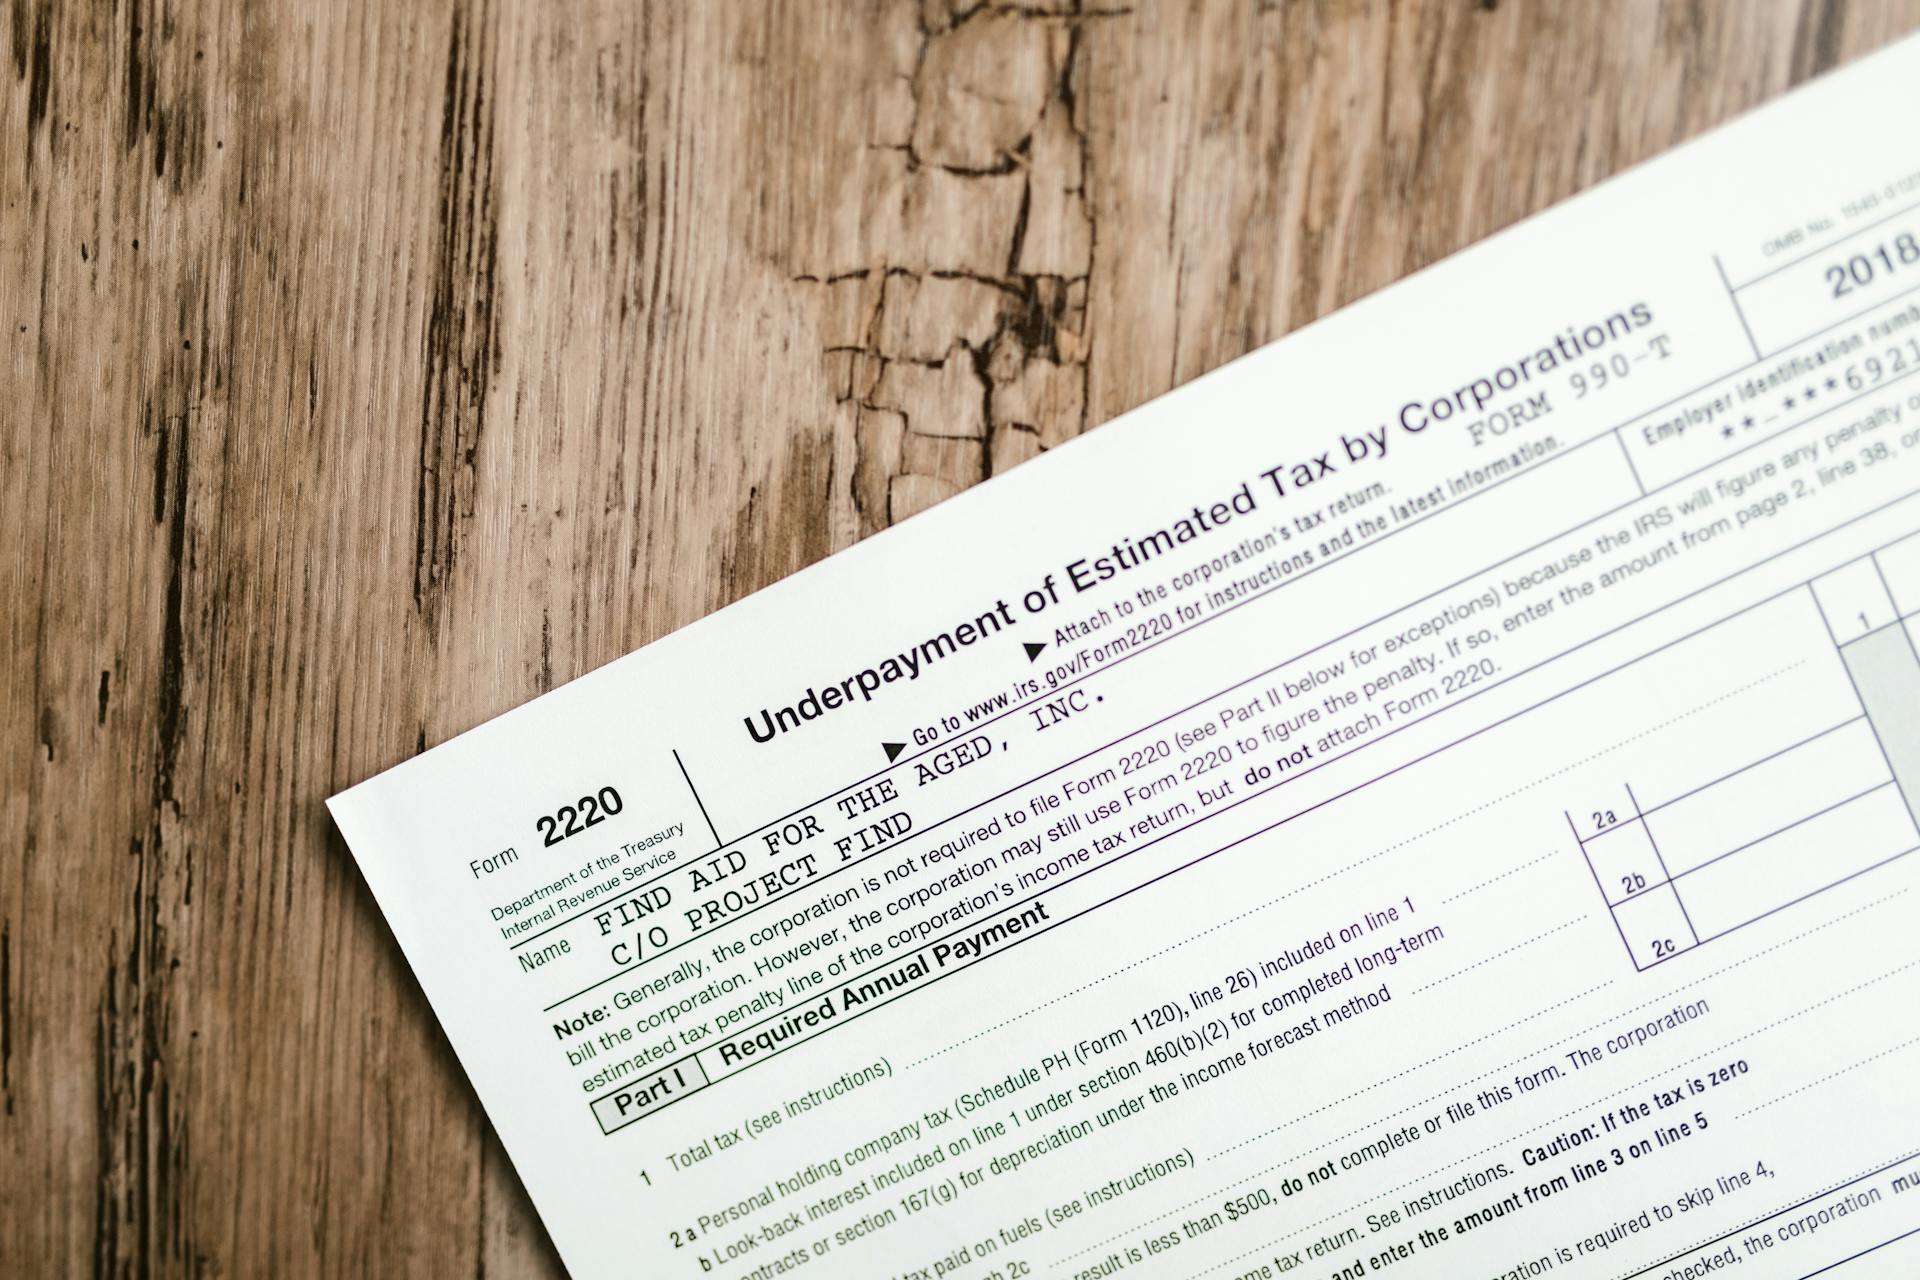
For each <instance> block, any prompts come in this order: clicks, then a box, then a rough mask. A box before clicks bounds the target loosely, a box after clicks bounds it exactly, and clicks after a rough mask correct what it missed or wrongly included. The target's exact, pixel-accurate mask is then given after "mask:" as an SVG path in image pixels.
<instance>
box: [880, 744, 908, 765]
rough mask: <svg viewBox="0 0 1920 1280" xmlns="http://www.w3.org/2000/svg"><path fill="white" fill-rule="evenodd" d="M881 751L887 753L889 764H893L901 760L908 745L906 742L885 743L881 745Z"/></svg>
mask: <svg viewBox="0 0 1920 1280" xmlns="http://www.w3.org/2000/svg"><path fill="white" fill-rule="evenodd" d="M880 749H881V750H882V751H884V752H886V753H887V763H888V764H892V763H893V762H894V761H895V760H898V759H899V758H900V753H901V752H902V751H905V750H906V749H907V744H906V743H904V742H883V743H881V744H880Z"/></svg>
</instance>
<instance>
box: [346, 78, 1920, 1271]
mask: <svg viewBox="0 0 1920 1280" xmlns="http://www.w3.org/2000/svg"><path fill="white" fill-rule="evenodd" d="M1917 115H1920V43H1916V42H1913V41H1909V42H1907V43H1905V44H1902V45H1899V46H1896V47H1894V48H1892V49H1890V50H1888V51H1886V52H1884V53H1882V54H1879V55H1877V56H1875V57H1872V58H1869V59H1867V60H1866V61H1864V62H1861V63H1858V64H1856V65H1854V66H1852V67H1850V68H1848V69H1846V70H1845V71H1843V72H1841V73H1838V74H1836V75H1833V76H1830V77H1828V78H1826V79H1823V80H1821V81H1819V82H1818V83H1816V84H1814V85H1812V86H1810V87H1808V88H1806V89H1804V90H1801V91H1799V92H1797V93H1795V94H1793V95H1791V96H1790V97H1788V98H1786V99H1784V100H1782V101H1780V102H1778V103H1776V104H1774V105H1772V106H1769V107H1767V108H1764V109H1762V110H1760V111H1758V112H1755V113H1754V114H1752V115H1750V116H1748V117H1746V118H1744V119H1742V120H1740V121H1739V122H1737V123H1735V124H1733V125H1731V126H1729V127H1727V128H1724V129H1721V130H1720V131H1718V132H1716V133H1713V134H1711V135H1709V136H1707V137H1705V138H1703V139H1702V140H1700V141H1698V142H1696V143H1693V144H1690V145H1688V146H1686V147H1683V148H1681V149H1680V150H1678V151H1676V152H1674V153H1672V154H1670V155H1668V156H1666V157H1664V158H1662V159H1659V160H1657V161H1655V162H1653V163H1650V164H1647V165H1645V166H1642V167H1641V168H1639V169H1637V170H1635V171H1633V172H1631V173H1629V174H1627V175H1626V176H1624V177H1622V178H1620V179H1617V180H1615V181H1612V182H1609V183H1606V184H1605V185H1603V186H1601V187H1600V188H1598V189H1596V190H1594V191H1592V192H1590V193H1588V194H1586V195H1584V196H1582V197H1580V198H1578V199H1576V200H1574V201H1571V202H1570V203H1568V204H1566V205H1565V206H1563V207H1561V208H1559V209H1556V210H1555V211H1553V212H1551V213H1549V214H1546V215H1545V216H1542V217H1540V218H1537V219H1534V220H1531V221H1529V222H1526V223H1524V224H1522V225H1520V226H1518V227H1516V228H1514V229H1512V230H1510V231H1508V232H1505V233H1503V234H1501V235H1499V236H1497V237H1495V238H1494V239H1492V240H1490V241H1488V242H1486V243H1484V244H1482V245H1479V246H1478V247H1476V248H1474V249H1472V250H1470V251H1468V252H1466V253H1463V254H1460V255H1459V256H1457V257H1455V258H1452V259H1450V260H1448V261H1446V262H1444V263H1442V264H1440V265H1439V266H1437V267H1435V268H1432V269H1430V270H1428V271H1424V272H1422V273H1420V274H1419V275H1417V276H1415V277H1413V278H1411V279H1409V280H1407V281H1405V282H1403V283H1401V284H1399V285H1397V286H1395V287H1393V288H1391V289H1389V290H1387V291H1385V292H1383V293H1381V294H1379V295H1377V296H1375V297H1373V298H1370V299H1368V300H1366V301H1364V302H1362V303H1360V304H1358V305H1356V306H1354V307H1351V308H1349V309H1347V310H1345V311H1343V312H1341V313H1339V314H1337V315H1335V316H1333V317H1332V318H1330V319H1328V320H1326V321H1323V322H1321V323H1318V324H1315V325H1313V326H1311V327H1310V328H1308V329H1306V330H1304V331H1302V332H1300V333H1298V334H1295V335H1293V336H1291V337H1289V338H1287V339H1286V340H1284V341H1282V342H1279V343H1277V344H1275V345H1273V346H1271V347H1268V348H1266V349H1264V350H1262V351H1259V352H1256V353H1254V354H1253V355H1251V356H1248V357H1247V358H1245V359H1243V360H1240V361H1238V362H1236V363H1234V364H1232V365H1230V366H1228V367H1226V368H1224V369H1222V370H1220V371H1218V372H1217V373H1214V374H1212V375H1210V376H1208V377H1205V378H1202V379H1200V380H1199V381H1197V382H1195V383H1193V384H1191V385H1189V386H1187V387H1184V388H1182V389H1181V390H1179V391H1177V392H1175V393H1173V394H1171V395H1169V396H1166V397H1165V398H1163V399H1161V400H1159V401H1156V402H1154V403H1152V404H1149V405H1147V406H1145V407H1144V408H1142V409H1139V410H1137V411H1135V412H1133V413H1130V414H1128V415H1126V416H1125V417H1124V418H1122V419H1120V420H1118V421H1116V422H1114V423H1112V424H1110V425H1108V426H1105V427H1103V428H1101V429H1100V430H1099V431H1097V432H1095V433H1093V434H1091V435H1090V436H1088V437H1087V438H1085V439H1083V440H1080V441H1076V442H1075V443H1073V444H1072V445H1070V446H1068V447H1065V448H1062V449H1058V450H1055V451H1053V452H1051V453H1049V454H1047V455H1045V456H1043V457H1042V458H1040V459H1038V460H1037V461H1035V462H1033V463H1031V464H1029V465H1027V466H1024V467H1021V468H1019V469H1018V470H1016V471H1014V472H1013V473H1011V474H1009V475H1006V476H1004V477H1001V478H998V479H995V480H993V481H991V482H989V483H987V484H984V485H982V486H980V487H979V488H977V489H975V490H973V491H970V492H968V493H965V494H963V495H961V496H960V497H958V498H955V499H954V500H952V501H950V502H947V503H945V504H944V505H942V506H940V507H939V508H937V509H936V510H934V511H932V512H930V513H928V514H926V515H924V516H921V517H918V518H916V519H914V520H911V521H909V522H907V523H906V524H905V525H903V526H902V527H900V528H897V529H894V530H890V531H888V532H886V533H884V534H881V535H880V536H878V537H875V538H873V539H871V540H869V541H867V542H865V543H863V544H861V545H859V546H857V547H854V548H853V549H851V550H849V551H846V552H843V553H841V554H839V555H837V556H834V557H832V558H831V559H829V560H827V561H825V562H823V563H821V564H819V565H817V566H815V567H813V568H811V569H808V570H807V571H805V572H803V573H800V574H797V575H795V576H794V577H792V578H790V579H788V580H787V581H785V582H782V583H780V584H778V585H776V586H774V587H772V588H770V589H768V590H766V591H763V592H761V593H759V594H757V595H755V596H752V597H750V598H749V599H746V600H743V601H741V602H740V603H738V604H736V605H733V606H732V607H730V608H727V609H724V610H722V611H721V612H719V613H717V614H715V615H714V616H712V617H711V618H708V619H706V620H704V621H702V622H700V623H698V624H695V625H693V626H690V627H688V628H686V629H685V630H683V631H680V632H678V633H676V634H673V635H671V636H668V637H667V638H665V639H663V640H661V641H659V642H658V643H656V644H654V645H651V646H649V647H648V648H646V649H643V650H641V651H639V652H636V653H634V654H631V655H630V656H628V657H626V658H623V659H621V660H619V661H617V662H615V663H612V664H611V665H609V666H606V667H604V668H602V669H600V670H598V671H595V672H593V673H592V674H590V675H588V676H586V677H584V678H582V679H579V680H577V681H575V682H574V683H572V684H569V685H567V686H565V687H564V688H561V689H558V690H556V691H554V692H552V693H549V694H547V695H546V696H545V697H542V698H540V699H539V700H537V701H535V702H532V703H530V704H528V705H526V706H524V707H521V708H520V709H518V710H517V711H514V712H512V713H510V714H508V715H505V716H502V717H501V718H499V719H497V720H495V721H493V722H491V723H489V724H486V725H483V726H481V727H479V728H477V729H475V730H473V731H472V732H470V733H467V734H465V735H464V736H461V737H459V738H456V739H454V740H453V741H450V742H448V743H446V744H444V745H441V746H439V747H437V748H435V749H434V750H432V751H429V752H427V753H425V754H424V755H421V756H419V757H418V758H416V759H413V760H410V761H408V762H406V763H405V764H402V765H400V766H399V767H397V768H395V769H393V770H392V771H391V772H388V773H385V774H383V775H381V776H379V777H377V778H374V779H373V780H371V781H369V782H366V783H364V784H362V785H360V786H358V787H355V788H354V789H352V790H351V791H348V792H347V793H345V794H344V795H342V796H340V797H337V798H336V799H335V800H334V801H333V802H332V808H333V812H334V815H335V817H336V819H337V821H338V822H339V825H340V827H341V829H342V830H343V831H344V832H345V834H346V836H347V839H348V841H349V843H350V844H351V846H352V848H353V851H354V854H355V855H356V857H357V858H358V859H359V861H360V864H361V866H362V867H363V868H364V870H365V873H366V877H367V880H368V882H369V883H370V885H371V886H372V888H373V890H374V892H375V894H376V896H377V897H378V899H379V902H380V904H381V906H382V908H383V909H384V911H385V913H386V914H387V916H388V918H389V919H390V921H391V923H392V926H393V929H394V931H395V933H396V934H397V935H398V937H399V940H400V942H401V944H402V945H403V947H404V948H405V950H406V954H407V956H408V958H409V960H410V961H411V963H412V965H413V967H414V969H415V971H416V973H417V974H418V976H419V980H420V982H421V984H422V986H423V987H424V988H425V990H426V992H427V994H428V996H429V997H430V998H431V1000H432V1002H433V1005H434V1007H435V1009H436V1011H437V1012H438V1014H439V1016H440V1018H441V1019H442V1021H443V1023H444V1024H445V1026H446V1029H447V1032H448V1035H449V1036H450V1038H451V1040H452V1043H453V1045H454V1048H455V1049H456V1051H457V1052H458V1054H459V1057H460V1060H461V1062H462V1064H463V1066H464V1067H465V1069H466V1070H467V1072H468V1073H469V1075H470V1076H471V1077H472V1080H473V1083H474V1086H475V1088H476V1090H477V1091H478V1093H479V1096H480V1098H481V1100H482V1101H483V1102H484V1104H485V1105H486V1108H487V1111H488V1113H489V1115H490V1117H491V1118H492V1121H493V1123H494V1125H495V1126H496V1127H497V1128H498V1130H499V1132H500V1135H501V1137H502V1139H503V1140H504V1142H505V1144H506V1148H507V1150H508V1152H509V1153H510V1154H511V1156H512V1158H513V1161H514V1164H515V1166H516V1168H517V1169H518V1170H519V1172H520V1175H521V1176H522V1178H523V1179H524V1180H525V1182H526V1185H527V1188H528V1190H529V1191H530V1192H531V1194H532V1196H533V1199H534V1201H535V1203H536V1204H537V1205H538V1207H539V1210H540V1212H541V1214H542V1216H543V1218H544V1219H545V1222H546V1224H547V1226H548V1228H549V1230H550V1231H551V1232H552V1235H553V1239H554V1241H555V1243H556V1244H557V1245H558V1247H559V1250H560V1253H561V1254H562V1256H563V1257H564V1259H565V1260H566V1263H567V1265H568V1267H569V1268H570V1269H571V1270H572V1271H573V1272H574V1274H576V1275H579V1276H596V1277H598V1276H634V1275H643V1276H648V1277H671V1276H681V1277H694V1276H716V1277H725V1278H729V1280H732V1278H736V1277H767V1276H785V1275H790V1274H796V1273H804V1274H808V1275H815V1276H886V1277H893V1276H902V1277H905V1276H926V1277H956V1278H965V1280H1012V1278H1013V1277H1020V1276H1030V1277H1037V1278H1038V1277H1045V1278H1049V1280H1084V1278H1091V1277H1108V1276H1133V1275H1139V1276H1154V1277H1158V1276H1172V1277H1217V1278H1220V1280H1227V1278H1237V1277H1249V1276H1256V1277H1267V1276H1278V1275H1289V1274H1298V1275H1302V1276H1315V1277H1323V1278H1325V1277H1363V1276H1364V1277H1374V1276H1378V1275H1404V1276H1485V1277H1495V1276H1498V1277H1514V1276H1519V1277H1531V1276H1541V1275H1551V1276H1563V1275H1564V1276H1579V1277H1594V1278H1597V1280H1626V1278H1627V1277H1635V1276H1661V1277H1665V1276H1688V1277H1691V1276H1704V1275H1717V1274H1720V1273H1722V1272H1726V1273H1736V1272H1737V1273H1740V1274H1746V1275H1754V1276H1802V1275H1811V1274H1815V1273H1820V1274H1827V1273H1828V1272H1824V1271H1822V1269H1823V1268H1834V1269H1837V1271H1838V1272H1840V1273H1844V1274H1846V1275H1848V1276H1850V1277H1851V1276H1855V1275H1860V1276H1871V1275H1898V1276H1911V1275H1915V1274H1920V1092H1917V1091H1916V1082H1917V1081H1920V928H1916V927H1915V926H1916V921H1917V919H1920V857H1915V856H1913V855H1914V853H1915V851H1916V846H1920V831H1916V827H1915V813H1916V810H1917V809H1920V657H1917V656H1916V652H1917V651H1916V637H1917V636H1920V621H1916V614H1917V613H1920V496H1917V494H1920V240H1917V239H1916V237H1920V142H1916V141H1915V140H1914V139H1913V138H1912V137H1910V136H1908V135H1907V134H1903V133H1900V132H1898V131H1887V130H1875V129H1862V128H1858V127H1853V126H1854V125H1855V123H1856V122H1858V121H1861V120H1866V119H1882V120H1886V119H1911V118H1915V117H1916V116H1917ZM1783 156H1792V157H1794V162H1793V163H1792V164H1782V163H1780V159H1781V157H1783ZM1708 193H1711V196H1710V197H1709V194H1708ZM963 547H964V548H965V552H964V554H961V553H960V552H959V551H958V548H963Z"/></svg>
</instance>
